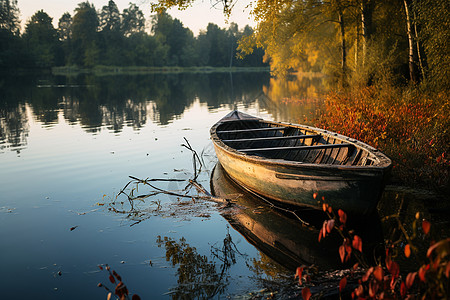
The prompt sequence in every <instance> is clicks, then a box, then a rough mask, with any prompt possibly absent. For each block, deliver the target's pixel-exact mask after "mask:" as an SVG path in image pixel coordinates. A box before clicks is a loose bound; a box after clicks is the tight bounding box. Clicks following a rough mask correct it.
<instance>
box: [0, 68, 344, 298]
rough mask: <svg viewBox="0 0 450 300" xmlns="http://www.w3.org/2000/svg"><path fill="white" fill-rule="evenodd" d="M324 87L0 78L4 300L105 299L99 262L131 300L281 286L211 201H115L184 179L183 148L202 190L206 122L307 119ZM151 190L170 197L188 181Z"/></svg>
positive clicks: (245, 77) (221, 79) (209, 77)
mask: <svg viewBox="0 0 450 300" xmlns="http://www.w3.org/2000/svg"><path fill="white" fill-rule="evenodd" d="M323 85H324V83H323V78H320V77H316V78H297V77H295V78H291V79H290V80H289V81H287V82H281V81H277V80H274V79H271V78H270V76H269V74H266V73H234V74H228V73H219V74H215V73H213V74H153V75H139V76H121V75H117V76H104V77H95V76H92V75H81V76H78V77H67V78H66V77H53V76H50V75H33V76H31V75H29V76H21V77H1V78H0V241H1V247H0V248H1V252H0V253H1V255H0V266H1V272H0V273H1V275H0V282H1V286H2V297H4V298H6V299H31V298H38V299H81V298H97V299H103V298H104V297H106V294H107V292H106V291H105V289H103V288H100V287H97V284H98V283H100V282H101V283H103V284H105V285H107V286H109V288H110V289H114V285H113V284H112V283H109V279H108V277H109V274H108V272H107V271H105V270H103V271H102V270H100V269H99V267H98V266H99V265H103V266H104V265H106V264H108V265H109V266H111V269H114V270H115V271H117V273H119V274H120V275H121V276H122V279H123V281H124V283H125V284H126V285H127V287H128V289H129V291H130V293H132V294H133V293H136V294H138V295H139V296H141V298H142V299H155V298H170V297H172V298H180V297H183V295H186V294H187V295H190V296H191V297H192V296H195V297H204V296H211V295H215V296H216V297H219V296H222V297H225V296H231V297H235V296H236V297H237V296H242V295H248V293H249V292H257V291H259V292H260V293H261V291H260V290H261V289H262V288H263V287H264V284H263V283H264V282H265V283H267V282H270V281H271V280H278V281H280V280H284V279H283V278H286V280H287V281H292V272H291V271H287V270H286V269H285V268H282V267H281V266H280V265H279V264H278V263H276V262H275V261H273V260H272V259H271V258H269V257H270V255H269V256H268V255H266V254H264V252H260V250H258V249H257V248H256V247H255V246H254V245H253V244H255V243H254V242H253V243H251V239H250V238H249V237H248V236H245V235H242V234H241V233H239V232H238V231H236V230H235V229H234V227H231V226H230V225H229V224H230V223H229V221H230V218H228V219H227V218H225V217H223V215H224V214H223V210H224V209H223V208H221V207H220V205H218V204H216V203H214V202H210V201H199V200H197V201H194V200H192V199H189V198H183V199H181V198H180V197H177V196H169V195H166V194H159V195H155V196H152V197H149V198H146V199H145V200H143V201H137V200H136V201H135V202H136V203H135V204H134V206H133V208H134V210H130V203H129V202H128V200H127V198H126V196H125V195H123V194H122V195H119V196H118V194H119V192H120V191H121V189H122V188H123V187H124V186H125V185H126V184H127V183H128V182H129V181H130V180H131V179H130V178H129V177H128V176H130V175H131V176H135V177H137V178H141V179H145V178H164V179H179V180H181V179H186V180H187V179H189V178H192V177H193V176H194V174H193V173H194V170H193V160H192V152H191V151H189V150H188V149H187V148H186V147H184V146H182V144H186V143H187V142H186V140H187V141H188V143H189V144H190V145H191V146H192V148H194V149H195V150H196V152H197V153H198V154H199V155H201V156H202V159H203V167H202V170H201V172H200V175H199V179H198V181H199V183H201V184H202V185H203V186H204V187H205V188H206V189H207V190H209V189H210V176H211V173H212V170H213V168H214V165H215V163H216V158H215V154H214V151H213V148H212V144H211V141H210V140H209V128H210V127H211V126H212V125H213V124H214V123H215V122H216V121H217V120H219V119H220V118H221V117H223V116H224V115H225V114H227V113H228V112H229V111H230V110H232V109H236V108H237V109H239V110H241V111H244V112H247V113H250V114H253V115H257V116H260V117H263V118H268V119H274V120H280V121H288V122H306V123H309V122H311V120H312V119H313V118H314V116H315V114H316V113H317V108H318V106H320V103H321V101H320V92H319V91H320V90H321V89H322V88H323ZM294 95H295V97H296V98H294ZM299 97H300V98H299ZM185 139H186V140H185ZM154 184H155V185H157V186H158V187H160V188H162V189H165V190H180V189H183V188H184V187H185V186H186V185H187V182H174V181H169V182H154ZM133 187H135V186H134V185H130V186H129V187H128V189H127V191H128V192H129V191H131V188H133ZM149 190H150V189H149V187H146V186H140V187H139V190H138V191H135V193H136V194H137V193H142V194H145V193H148V192H149ZM116 197H117V198H116ZM122 202H123V203H122ZM258 209H263V208H261V207H260V206H258V205H256V206H255V207H254V208H253V209H252V210H251V215H252V214H253V215H255V211H256V215H258V213H257V212H258ZM273 218H275V219H276V218H278V217H277V216H275V217H273ZM281 218H284V217H283V216H281ZM277 220H278V219H277ZM280 220H281V221H280V222H284V221H283V220H284V219H280ZM235 221H236V220H235ZM271 222H272V221H271ZM274 222H275V221H274ZM231 223H233V222H231ZM258 224H259V223H258ZM264 228H266V227H264ZM315 238H316V236H314V239H315ZM306 250H308V249H306ZM335 255H336V258H337V257H338V254H337V251H336V253H335Z"/></svg>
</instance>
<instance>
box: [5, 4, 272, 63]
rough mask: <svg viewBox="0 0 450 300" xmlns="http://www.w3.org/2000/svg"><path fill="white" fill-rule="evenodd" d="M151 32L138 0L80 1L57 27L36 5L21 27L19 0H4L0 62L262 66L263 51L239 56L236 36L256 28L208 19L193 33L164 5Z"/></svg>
mask: <svg viewBox="0 0 450 300" xmlns="http://www.w3.org/2000/svg"><path fill="white" fill-rule="evenodd" d="M150 21H151V32H150V33H147V32H146V30H145V29H146V19H145V17H144V14H143V12H142V11H141V10H140V9H139V7H138V6H137V5H136V4H133V3H130V4H129V7H127V8H125V9H124V10H123V11H122V12H120V11H119V9H118V7H117V5H116V4H115V2H114V1H113V0H109V1H108V3H107V5H105V6H103V7H102V8H101V9H100V10H96V8H95V7H94V5H93V4H91V3H89V2H88V1H86V2H81V3H79V4H78V6H77V7H76V8H75V10H74V14H73V15H71V14H70V13H69V12H66V13H64V14H63V15H62V16H61V17H60V19H59V21H58V27H57V28H54V26H53V24H52V22H53V18H52V17H50V16H49V15H48V14H47V13H46V12H45V11H43V10H39V11H37V12H36V13H35V14H34V15H33V16H32V17H31V18H30V19H29V20H28V21H27V22H26V24H25V28H24V32H23V33H21V30H20V19H19V9H18V7H17V0H0V68H3V69H12V68H50V67H53V66H78V67H84V68H90V67H93V66H98V65H105V66H155V67H162V66H178V67H191V66H200V67H201V66H210V67H260V66H265V64H264V63H263V59H262V58H263V55H264V51H263V50H262V49H260V50H257V51H255V52H253V53H252V54H251V55H249V56H247V57H246V58H245V59H237V58H236V48H237V45H238V41H239V40H240V39H241V38H243V37H245V36H249V35H251V34H252V33H253V30H252V29H251V28H250V27H249V26H246V27H245V28H244V29H242V30H240V29H239V28H238V25H237V24H235V23H231V24H230V26H229V28H227V29H223V28H219V27H218V26H217V25H216V24H212V23H210V24H208V26H207V28H206V30H203V31H201V32H200V34H199V35H198V36H197V37H194V35H193V33H192V31H191V30H190V29H189V28H186V27H184V26H183V24H182V22H181V21H180V20H178V19H176V18H172V17H171V16H170V15H169V14H167V13H166V11H164V10H162V11H160V12H158V13H156V14H155V15H153V16H152V17H151V20H150Z"/></svg>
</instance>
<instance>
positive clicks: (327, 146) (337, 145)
mask: <svg viewBox="0 0 450 300" xmlns="http://www.w3.org/2000/svg"><path fill="white" fill-rule="evenodd" d="M350 147H354V145H352V144H348V143H342V144H323V145H312V146H287V147H271V148H253V149H236V150H237V151H240V152H261V151H280V150H322V149H333V148H350Z"/></svg>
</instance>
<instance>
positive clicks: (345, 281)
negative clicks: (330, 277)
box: [339, 277, 347, 293]
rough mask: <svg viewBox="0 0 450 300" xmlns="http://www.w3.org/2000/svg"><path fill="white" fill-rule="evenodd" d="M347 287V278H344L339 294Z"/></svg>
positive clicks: (340, 282) (340, 283) (340, 284)
mask: <svg viewBox="0 0 450 300" xmlns="http://www.w3.org/2000/svg"><path fill="white" fill-rule="evenodd" d="M346 285H347V277H342V279H341V281H339V293H340V292H341V291H342V290H343V289H344V288H345V286H346Z"/></svg>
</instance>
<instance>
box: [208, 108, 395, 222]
mask: <svg viewBox="0 0 450 300" xmlns="http://www.w3.org/2000/svg"><path fill="white" fill-rule="evenodd" d="M211 139H212V141H213V144H214V148H215V151H216V154H217V157H218V159H219V162H220V164H221V165H222V166H223V168H224V169H225V171H226V172H227V173H228V174H229V176H230V177H231V178H232V179H233V180H235V181H236V182H237V183H239V184H240V185H242V186H243V187H245V188H247V189H249V190H251V191H253V192H255V193H257V194H260V195H262V196H264V197H267V198H270V199H273V200H276V201H279V202H282V203H285V204H289V205H296V206H303V207H311V208H317V209H321V208H322V203H323V202H325V203H327V204H329V205H331V206H332V207H333V208H334V209H342V210H344V211H346V212H347V213H349V214H358V215H367V214H370V213H372V212H373V211H374V210H375V208H376V205H377V203H378V201H379V199H380V197H381V194H382V192H383V189H384V186H385V183H386V178H387V176H388V174H389V171H390V169H391V165H392V162H391V160H390V159H389V158H388V157H387V156H386V155H384V154H383V153H381V152H380V151H378V150H377V149H375V148H373V147H371V146H369V145H367V144H364V143H362V142H360V141H356V140H354V139H351V138H349V137H346V136H343V135H340V134H337V133H334V132H330V131H327V130H323V129H319V128H314V127H310V126H305V125H295V124H288V123H282V122H274V121H266V120H263V119H261V118H257V117H254V116H251V115H248V114H244V113H242V112H239V111H232V112H231V113H229V114H228V115H226V116H225V117H224V118H222V119H221V120H220V121H219V122H217V123H216V124H215V125H213V126H212V128H211Z"/></svg>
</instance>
